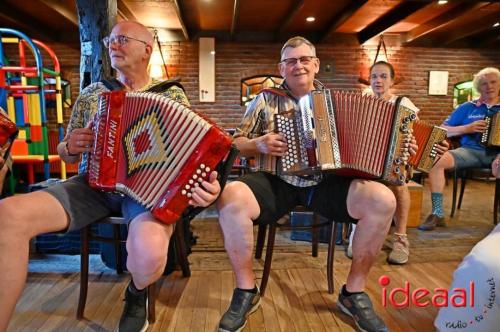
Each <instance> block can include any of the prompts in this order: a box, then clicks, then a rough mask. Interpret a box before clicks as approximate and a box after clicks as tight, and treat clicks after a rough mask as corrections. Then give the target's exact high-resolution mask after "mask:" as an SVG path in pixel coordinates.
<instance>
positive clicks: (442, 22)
mask: <svg viewBox="0 0 500 332" xmlns="http://www.w3.org/2000/svg"><path fill="white" fill-rule="evenodd" d="M485 5H487V3H474V2H468V1H467V2H465V1H460V3H457V5H456V6H455V7H453V8H451V9H450V10H448V11H446V12H445V13H443V14H441V15H439V16H437V17H435V18H433V19H432V20H430V21H427V22H425V23H423V24H421V25H419V26H417V27H416V28H414V29H412V30H410V31H408V32H407V34H406V40H405V43H410V42H412V41H414V40H417V39H418V38H421V37H423V36H425V35H427V34H429V33H431V32H432V31H435V30H438V29H440V28H442V27H444V26H446V25H448V24H451V23H453V22H456V21H457V20H459V19H460V18H461V16H462V15H464V14H467V13H470V12H475V11H476V10H478V9H480V8H481V7H483V6H485Z"/></svg>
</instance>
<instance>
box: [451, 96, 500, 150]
mask: <svg viewBox="0 0 500 332" xmlns="http://www.w3.org/2000/svg"><path fill="white" fill-rule="evenodd" d="M478 104H479V103H478V101H477V100H473V101H468V102H466V103H463V104H462V105H460V106H458V107H457V109H456V110H455V111H454V112H453V113H451V114H450V116H448V118H447V119H446V120H444V125H446V126H451V127H456V126H464V125H468V124H470V123H472V122H474V121H477V120H483V119H484V118H485V116H486V115H491V114H494V113H496V112H498V111H499V110H500V105H499V104H497V105H493V106H490V107H489V108H488V106H487V105H486V104H485V103H481V104H480V105H479V106H477V105H478ZM480 142H481V134H480V133H474V134H465V135H462V137H461V138H460V144H461V145H462V146H463V147H466V148H470V149H474V150H484V148H485V147H484V145H481V143H480Z"/></svg>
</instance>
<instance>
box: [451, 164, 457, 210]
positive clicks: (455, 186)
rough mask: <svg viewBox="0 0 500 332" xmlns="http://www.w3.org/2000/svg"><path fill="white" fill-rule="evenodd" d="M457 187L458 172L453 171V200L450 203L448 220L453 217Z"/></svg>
mask: <svg viewBox="0 0 500 332" xmlns="http://www.w3.org/2000/svg"><path fill="white" fill-rule="evenodd" d="M457 187H458V171H457V170H456V169H455V170H453V196H452V197H453V198H452V201H451V213H450V218H453V216H454V215H455V207H456V206H457V205H456V204H457Z"/></svg>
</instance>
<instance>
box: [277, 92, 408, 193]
mask: <svg viewBox="0 0 500 332" xmlns="http://www.w3.org/2000/svg"><path fill="white" fill-rule="evenodd" d="M299 106H300V114H298V112H294V111H289V112H285V113H280V114H277V115H275V130H276V131H277V132H279V133H281V134H282V135H283V136H284V137H285V139H286V140H287V145H288V152H287V154H286V155H285V156H284V157H282V158H280V159H279V160H278V168H279V169H278V172H280V171H281V173H283V174H297V175H306V174H312V173H315V172H318V171H321V172H325V171H333V172H335V173H338V174H341V175H346V176H353V177H359V178H366V179H378V180H381V181H383V182H386V183H389V184H403V183H404V182H405V181H406V180H407V178H406V176H407V169H406V165H405V162H404V160H405V159H407V157H408V156H409V151H408V144H406V143H409V141H410V128H411V124H412V122H413V121H414V120H415V119H416V115H415V112H414V111H412V110H410V109H408V108H406V107H404V106H401V105H395V104H393V103H391V102H388V101H385V100H383V99H380V98H376V97H373V96H367V95H362V94H360V93H353V92H343V91H334V92H333V93H332V92H330V91H329V90H324V91H313V92H311V93H310V94H309V95H307V96H305V97H303V98H301V100H300V101H299Z"/></svg>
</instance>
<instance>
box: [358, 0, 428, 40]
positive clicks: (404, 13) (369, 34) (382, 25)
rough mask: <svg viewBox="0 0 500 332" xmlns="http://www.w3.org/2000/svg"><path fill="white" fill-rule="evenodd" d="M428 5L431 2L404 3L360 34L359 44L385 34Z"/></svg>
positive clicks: (409, 1) (407, 0)
mask: <svg viewBox="0 0 500 332" xmlns="http://www.w3.org/2000/svg"><path fill="white" fill-rule="evenodd" d="M428 4H429V1H412V0H406V1H403V2H402V3H400V4H399V5H397V6H396V7H394V8H393V9H392V10H390V11H389V12H387V13H386V14H384V15H382V16H381V17H379V18H378V19H377V20H376V21H375V22H373V23H372V24H370V25H369V26H367V27H366V28H364V29H363V30H361V31H360V32H358V41H359V43H360V44H363V43H364V42H366V41H367V40H369V39H371V38H373V37H375V36H377V35H379V34H381V33H383V32H384V31H385V30H387V29H389V28H390V27H391V26H393V25H394V24H396V23H398V22H400V21H401V20H403V19H405V18H407V17H408V16H409V15H411V14H413V13H414V12H416V11H417V10H419V9H421V8H423V7H425V6H427V5H428Z"/></svg>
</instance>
